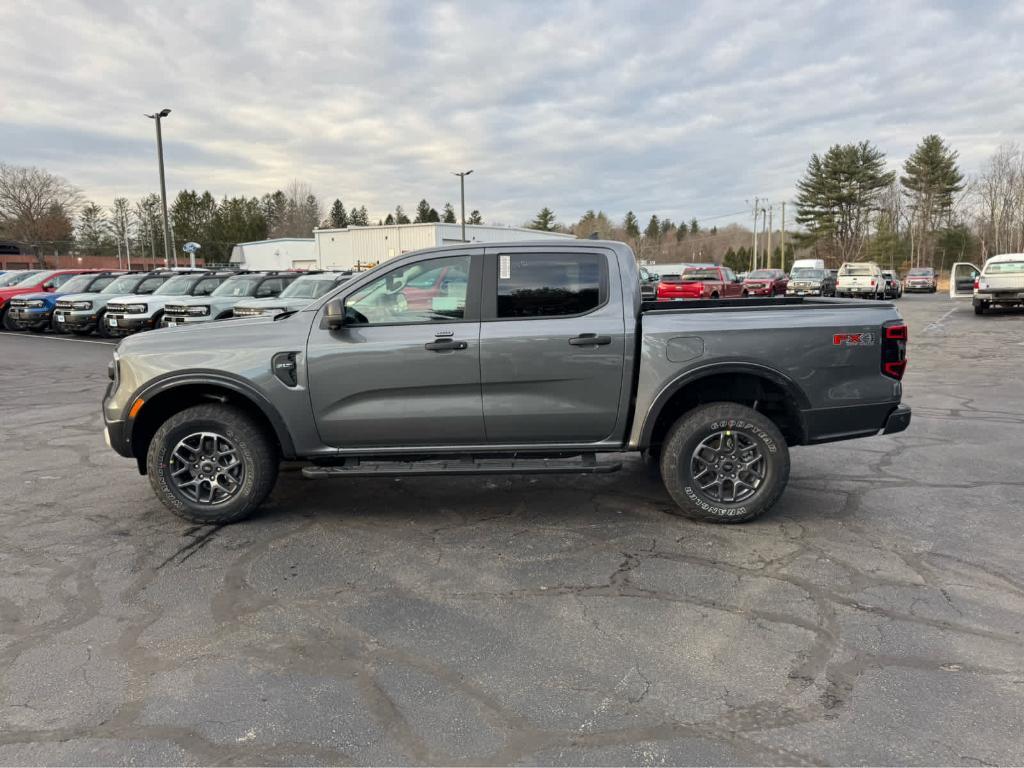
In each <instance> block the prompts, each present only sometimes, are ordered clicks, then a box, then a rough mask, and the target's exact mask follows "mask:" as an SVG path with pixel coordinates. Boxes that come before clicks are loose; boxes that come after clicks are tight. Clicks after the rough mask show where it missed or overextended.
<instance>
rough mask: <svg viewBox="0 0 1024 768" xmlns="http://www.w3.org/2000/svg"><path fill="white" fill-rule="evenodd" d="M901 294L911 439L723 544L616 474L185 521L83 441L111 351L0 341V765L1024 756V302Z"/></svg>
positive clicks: (287, 480)
mask: <svg viewBox="0 0 1024 768" xmlns="http://www.w3.org/2000/svg"><path fill="white" fill-rule="evenodd" d="M899 306H900V309H901V311H902V312H903V314H904V316H905V317H906V318H907V319H908V321H909V324H910V328H911V342H910V369H909V372H908V374H907V377H906V379H905V385H906V387H905V389H906V398H905V399H906V401H907V402H908V403H909V404H910V405H911V406H912V407H913V408H914V417H913V423H912V425H911V428H910V430H909V431H907V432H905V433H902V434H900V435H896V436H892V437H877V438H872V439H866V440H860V441H853V442H849V443H842V444H836V445H831V446H823V447H814V448H798V449H795V450H794V452H793V472H792V480H791V483H790V486H789V489H788V491H787V492H786V494H785V495H784V496H783V498H782V500H781V502H780V503H779V504H778V505H777V507H776V508H775V510H773V512H771V513H770V514H769V515H767V516H766V517H765V518H763V519H761V520H759V521H756V522H754V523H751V524H747V525H743V526H735V527H721V526H710V525H705V524H697V523H692V522H689V521H687V520H684V519H681V518H678V517H675V516H672V515H668V514H666V513H665V510H666V509H668V508H670V506H671V504H670V501H669V499H668V496H667V494H666V493H665V492H664V491H663V490H662V489H661V486H660V484H659V483H658V481H657V479H656V478H655V477H654V476H653V475H651V474H650V472H649V471H648V470H647V468H646V467H645V466H644V465H643V464H642V463H641V462H640V461H639V460H633V459H630V460H629V462H628V464H627V468H626V470H625V471H624V472H621V473H618V474H613V475H607V476H594V477H578V478H568V479H567V478H565V477H547V478H528V477H522V478H494V479H486V478H483V479H479V478H451V479H449V478H422V479H404V480H384V479H362V480H347V481H337V482H320V483H313V482H310V481H304V480H302V479H301V477H300V476H299V473H298V472H296V471H290V472H285V473H284V474H283V475H282V479H281V482H280V483H279V485H278V488H277V490H276V491H275V493H274V495H273V496H272V498H271V500H270V502H269V503H268V505H267V508H266V510H265V511H264V512H263V513H262V514H261V515H260V516H259V517H257V518H256V519H254V520H252V521H250V522H246V523H243V524H240V525H236V526H228V527H220V528H217V527H195V526H188V525H187V524H185V523H183V522H182V521H180V520H178V519H177V518H175V517H173V516H171V515H170V514H169V513H168V512H167V511H166V510H165V509H164V508H163V507H162V506H160V504H159V503H158V502H157V501H156V500H155V498H154V497H153V495H152V493H151V490H150V487H149V483H148V481H147V480H146V479H145V478H143V477H140V476H139V475H138V474H137V473H136V471H135V468H134V465H133V464H132V462H130V461H127V460H125V459H121V458H120V457H118V456H116V455H115V454H113V453H112V452H111V451H109V450H108V449H107V448H105V446H104V444H103V437H102V427H101V419H100V413H99V400H100V397H101V395H102V392H103V389H104V387H105V384H106V371H105V366H106V363H107V361H108V359H109V356H110V351H111V346H110V345H108V344H106V343H104V342H102V341H99V340H95V341H94V342H93V343H84V342H81V341H77V340H72V339H68V340H64V339H55V338H50V337H30V336H20V335H12V334H0V360H2V364H0V414H2V417H3V426H4V429H3V432H4V440H3V442H2V443H0V467H2V473H0V498H2V499H3V502H2V504H0V521H2V528H0V530H2V532H3V533H2V540H3V546H2V548H0V584H2V590H0V675H2V676H0V763H2V764H40V763H48V764H55V763H59V764H68V765H72V764H74V765H78V764H111V763H112V764H122V763H132V764H149V765H154V764H165V763H175V764H178V763H186V764H191V763H207V764H209V763H217V764H243V763H246V764H248V763H260V764H322V763H402V764H407V763H444V764H460V763H470V764H495V763H525V764H535V763H542V764H545V763H554V764H597V765H601V764H644V765H661V764H708V763H718V764H722V763H730V764H735V763H760V764H809V763H814V764H828V763H868V764H915V765H918V764H921V765H923V764H968V765H971V764H978V765H988V764H1021V763H1024V739H1022V737H1021V734H1022V733H1024V576H1022V574H1021V563H1022V562H1024V515H1022V513H1024V473H1022V468H1024V462H1022V459H1021V457H1022V456H1024V386H1022V384H1021V375H1022V366H1021V363H1022V361H1024V333H1022V331H1024V315H1022V314H1020V313H1016V314H1013V313H1003V314H998V315H991V316H988V315H987V316H985V317H975V316H974V315H973V313H972V311H971V307H970V303H969V302H960V303H954V302H952V301H950V300H949V299H948V298H945V297H943V296H941V295H940V296H907V297H904V298H903V299H902V300H901V301H900V302H899Z"/></svg>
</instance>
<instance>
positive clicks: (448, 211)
mask: <svg viewBox="0 0 1024 768" xmlns="http://www.w3.org/2000/svg"><path fill="white" fill-rule="evenodd" d="M441 220H442V221H443V222H444V223H445V224H457V223H458V221H459V220H458V219H457V218H455V209H454V208H453V207H452V204H451V203H445V204H444V215H443V217H442V218H441Z"/></svg>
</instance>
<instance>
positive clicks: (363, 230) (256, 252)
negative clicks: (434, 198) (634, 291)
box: [231, 223, 575, 270]
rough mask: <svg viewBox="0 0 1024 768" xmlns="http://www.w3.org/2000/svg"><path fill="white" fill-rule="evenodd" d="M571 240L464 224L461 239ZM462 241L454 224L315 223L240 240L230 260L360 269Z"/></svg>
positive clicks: (258, 266) (261, 265) (245, 264)
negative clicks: (296, 233) (306, 232)
mask: <svg viewBox="0 0 1024 768" xmlns="http://www.w3.org/2000/svg"><path fill="white" fill-rule="evenodd" d="M565 239H569V240H573V239H575V236H574V235H567V234H563V233H561V232H543V231H539V230H536V229H526V228H523V227H500V226H489V225H486V224H467V225H466V241H467V242H470V243H503V242H510V241H525V240H565ZM461 242H463V240H462V227H461V225H459V224H438V223H433V224H394V225H384V226H378V227H348V228H346V229H317V230H314V232H313V237H312V238H277V239H274V240H262V241H259V242H255V243H239V244H238V245H236V246H235V247H234V249H233V250H232V253H231V262H232V264H237V265H238V266H239V267H242V268H244V269H253V270H267V269H337V270H349V269H352V270H359V269H368V268H370V267H373V266H376V265H377V264H379V263H380V262H382V261H387V260H388V259H393V258H394V257H395V256H399V255H401V254H403V253H409V252H410V251H418V250H421V249H423V248H434V247H437V246H440V245H457V244H459V243H461Z"/></svg>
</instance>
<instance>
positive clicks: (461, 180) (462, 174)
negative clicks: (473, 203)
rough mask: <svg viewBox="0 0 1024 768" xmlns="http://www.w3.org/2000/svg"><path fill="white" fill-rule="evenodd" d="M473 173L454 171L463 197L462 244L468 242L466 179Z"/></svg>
mask: <svg viewBox="0 0 1024 768" xmlns="http://www.w3.org/2000/svg"><path fill="white" fill-rule="evenodd" d="M472 172H473V170H472V169H470V170H468V171H452V175H453V176H458V177H459V193H460V195H461V197H462V242H466V177H467V176H469V174H471V173H472Z"/></svg>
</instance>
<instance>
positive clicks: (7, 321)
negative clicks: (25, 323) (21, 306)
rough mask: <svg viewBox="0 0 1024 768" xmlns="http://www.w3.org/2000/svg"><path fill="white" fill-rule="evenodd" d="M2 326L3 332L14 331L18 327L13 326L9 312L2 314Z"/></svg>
mask: <svg viewBox="0 0 1024 768" xmlns="http://www.w3.org/2000/svg"><path fill="white" fill-rule="evenodd" d="M3 326H4V330H5V331H16V330H18V326H16V325H15V324H14V320H12V319H11V313H10V312H4V320H3Z"/></svg>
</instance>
